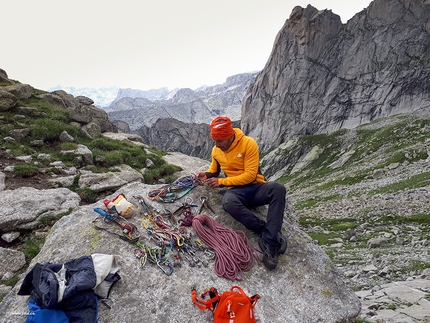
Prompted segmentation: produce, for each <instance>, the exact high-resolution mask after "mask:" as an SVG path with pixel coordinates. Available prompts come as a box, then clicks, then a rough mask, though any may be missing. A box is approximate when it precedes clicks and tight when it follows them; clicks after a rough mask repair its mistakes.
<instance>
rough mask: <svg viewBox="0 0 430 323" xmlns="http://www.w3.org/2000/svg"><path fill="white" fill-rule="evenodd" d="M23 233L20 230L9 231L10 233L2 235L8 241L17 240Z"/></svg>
mask: <svg viewBox="0 0 430 323" xmlns="http://www.w3.org/2000/svg"><path fill="white" fill-rule="evenodd" d="M20 235H21V234H20V233H19V232H18V231H16V232H8V233H4V234H2V235H1V238H2V239H3V240H4V241H6V242H9V243H10V242H12V241H15V240H16V239H18V238H19V236H20Z"/></svg>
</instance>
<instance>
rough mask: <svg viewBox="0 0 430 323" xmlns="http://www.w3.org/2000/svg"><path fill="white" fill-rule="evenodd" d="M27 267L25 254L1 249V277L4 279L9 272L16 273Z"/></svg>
mask: <svg viewBox="0 0 430 323" xmlns="http://www.w3.org/2000/svg"><path fill="white" fill-rule="evenodd" d="M25 265H26V261H25V255H24V253H22V252H21V251H17V250H13V249H6V248H2V247H0V277H3V275H5V274H6V273H7V272H11V273H15V272H17V271H19V270H20V269H22V268H23V267H24V266H25Z"/></svg>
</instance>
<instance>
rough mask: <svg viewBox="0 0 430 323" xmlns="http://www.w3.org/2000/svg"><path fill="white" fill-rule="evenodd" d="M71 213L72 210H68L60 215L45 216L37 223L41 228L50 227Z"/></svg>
mask: <svg viewBox="0 0 430 323" xmlns="http://www.w3.org/2000/svg"><path fill="white" fill-rule="evenodd" d="M72 211H73V209H72V208H69V210H68V211H67V212H62V213H59V214H57V215H45V216H43V217H40V218H39V222H40V224H42V225H43V226H51V225H54V223H55V222H57V221H58V220H59V219H61V218H62V217H64V216H66V215H69V214H70V213H72Z"/></svg>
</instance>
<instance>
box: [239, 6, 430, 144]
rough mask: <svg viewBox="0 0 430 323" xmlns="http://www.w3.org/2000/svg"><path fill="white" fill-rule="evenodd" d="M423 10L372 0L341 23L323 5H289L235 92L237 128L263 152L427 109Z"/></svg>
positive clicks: (429, 69) (429, 41) (428, 43)
mask: <svg viewBox="0 0 430 323" xmlns="http://www.w3.org/2000/svg"><path fill="white" fill-rule="evenodd" d="M429 17H430V5H429V4H428V3H427V2H423V1H418V0H414V1H404V0H403V1H397V0H396V1H394V0H375V1H373V2H372V3H371V5H370V6H369V7H368V8H367V9H366V10H363V11H362V12H360V13H358V14H356V15H355V16H354V17H353V18H352V19H350V20H349V21H348V22H347V23H346V24H345V25H343V24H342V23H341V21H340V18H339V16H337V15H335V14H333V13H332V12H331V11H329V10H324V11H318V10H317V9H316V8H314V7H312V6H310V5H309V6H307V7H306V8H301V7H295V8H294V10H293V12H292V13H291V15H290V17H289V19H288V20H287V21H286V22H285V24H284V26H283V27H282V29H281V30H280V32H279V33H278V35H277V37H276V40H275V44H274V47H273V50H272V53H271V55H270V58H269V60H268V62H267V64H266V66H265V67H264V69H263V70H262V72H261V73H260V74H259V75H258V76H257V78H256V80H255V82H254V83H253V84H252V85H251V86H250V87H249V89H248V91H247V93H246V95H245V98H244V99H243V105H242V128H243V130H244V131H245V132H246V133H248V134H250V135H251V136H253V137H254V138H256V140H257V141H258V142H259V143H260V146H261V149H262V151H263V152H265V151H267V150H269V149H271V148H273V147H276V146H278V145H279V144H281V143H282V142H286V141H287V140H288V139H290V138H292V137H297V136H301V135H307V134H316V133H327V132H331V131H335V130H338V129H340V128H354V127H356V126H358V125H360V124H363V123H366V122H369V121H371V120H374V119H377V118H381V117H386V116H390V115H393V114H397V113H408V112H410V111H413V110H418V109H420V108H428V107H429V103H428V102H429V99H430V88H429V85H428V84H429V83H428V82H427V81H426V80H428V78H429V76H430V51H429V48H430V34H429V28H430V27H429V26H430V23H429V22H430V18H429Z"/></svg>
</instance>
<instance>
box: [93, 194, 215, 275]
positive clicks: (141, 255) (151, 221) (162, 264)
mask: <svg viewBox="0 0 430 323" xmlns="http://www.w3.org/2000/svg"><path fill="white" fill-rule="evenodd" d="M122 196H123V194H122ZM133 197H134V198H135V199H136V200H137V201H138V202H139V204H140V205H141V206H142V209H143V216H142V220H141V224H142V226H143V228H144V229H145V231H146V233H147V235H148V243H147V244H145V245H144V244H142V243H141V242H140V241H139V238H137V239H136V238H134V237H132V233H135V232H137V228H136V227H135V226H133V227H131V228H129V230H130V232H128V234H129V235H128V236H127V237H128V239H127V241H128V242H132V243H134V244H135V245H136V248H135V250H134V256H135V257H136V258H138V259H139V262H140V265H141V266H144V265H145V264H146V262H147V261H148V260H149V261H150V262H152V263H154V264H156V265H157V266H158V267H159V268H160V269H161V270H162V271H163V273H165V274H166V275H171V274H172V273H173V267H181V265H182V263H181V260H182V259H185V261H186V262H188V264H189V266H191V267H194V266H198V267H200V266H205V267H207V266H208V261H210V260H213V259H214V258H215V253H214V252H213V251H212V250H210V248H208V247H205V246H203V243H202V242H201V241H199V240H196V239H195V240H193V239H192V236H191V233H188V232H187V228H186V226H184V225H183V224H184V222H187V221H192V218H193V214H192V212H191V208H192V207H197V205H195V204H192V203H193V201H192V199H191V198H187V199H186V200H185V203H182V206H181V207H179V208H178V209H177V210H176V211H175V212H171V211H169V210H167V209H164V211H163V213H161V212H159V211H157V210H155V209H154V208H151V207H150V206H149V205H148V204H147V203H146V202H145V199H144V198H143V197H142V196H141V195H134V196H133ZM124 198H125V197H124ZM94 211H96V212H97V213H99V214H100V215H101V216H102V218H103V219H104V222H107V223H110V222H115V223H117V224H119V225H121V227H122V228H123V230H125V229H127V228H128V226H127V225H128V224H129V223H128V222H123V221H126V220H125V219H123V218H122V217H121V216H120V215H119V214H118V212H117V211H116V209H115V208H112V209H108V211H104V210H102V209H100V208H94ZM114 212H116V214H114ZM182 215H184V219H180V220H176V218H175V216H176V217H181V216H182ZM185 217H187V219H188V220H187V221H185ZM98 218H99V217H98ZM120 218H121V219H123V221H121V222H120V221H118V219H120ZM96 220H98V219H96ZM96 220H95V221H93V222H94V225H95V227H96V228H98V229H103V230H105V231H108V232H110V233H112V234H115V232H112V231H111V230H109V229H106V228H101V227H99V226H97V225H96V223H95V222H96ZM188 226H191V222H189V225H188ZM120 237H121V238H122V239H124V238H125V237H123V236H122V235H120Z"/></svg>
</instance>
